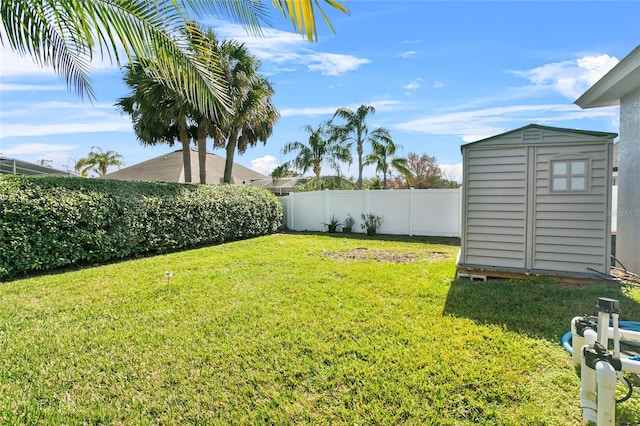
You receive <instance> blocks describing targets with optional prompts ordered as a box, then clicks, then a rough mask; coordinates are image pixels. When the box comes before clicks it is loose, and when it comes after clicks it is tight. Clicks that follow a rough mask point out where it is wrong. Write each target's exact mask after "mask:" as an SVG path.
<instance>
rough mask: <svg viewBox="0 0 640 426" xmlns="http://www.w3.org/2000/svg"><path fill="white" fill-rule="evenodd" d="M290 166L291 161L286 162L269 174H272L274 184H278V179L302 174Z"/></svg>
mask: <svg viewBox="0 0 640 426" xmlns="http://www.w3.org/2000/svg"><path fill="white" fill-rule="evenodd" d="M289 167H290V166H289V163H288V162H286V163H282V164H280V165H279V166H278V167H276V168H275V169H273V171H272V172H271V173H270V174H269V176H271V179H272V180H273V183H274V184H277V183H278V180H280V179H282V178H286V177H296V176H300V173H298V172H296V171H295V170H291V169H290V168H289Z"/></svg>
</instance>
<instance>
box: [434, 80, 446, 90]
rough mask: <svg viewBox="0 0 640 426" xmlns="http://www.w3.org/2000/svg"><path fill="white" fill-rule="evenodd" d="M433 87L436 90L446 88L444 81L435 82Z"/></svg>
mask: <svg viewBox="0 0 640 426" xmlns="http://www.w3.org/2000/svg"><path fill="white" fill-rule="evenodd" d="M432 87H433V88H434V89H440V88H441V87H444V83H443V82H442V81H434V82H433V86H432Z"/></svg>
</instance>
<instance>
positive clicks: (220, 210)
mask: <svg viewBox="0 0 640 426" xmlns="http://www.w3.org/2000/svg"><path fill="white" fill-rule="evenodd" d="M281 221H282V206H281V204H280V203H279V202H278V200H277V199H276V198H275V197H274V196H273V195H272V194H271V193H270V192H269V191H267V190H264V189H262V188H256V187H251V186H232V185H221V186H213V185H190V184H174V183H156V182H122V181H113V180H98V179H81V178H65V177H31V176H14V175H3V176H0V280H3V279H7V278H12V277H15V276H17V275H20V274H24V273H27V272H30V271H37V270H49V269H53V268H58V267H62V266H67V265H74V264H86V263H95V262H105V261H110V260H114V259H123V258H127V257H130V256H133V255H139V254H144V253H162V252H167V251H172V250H177V249H183V248H190V247H196V246H201V245H206V244H215V243H221V242H225V241H230V240H238V239H244V238H251V237H256V236H260V235H266V234H269V233H273V232H275V230H276V229H277V228H278V226H279V225H280V223H281Z"/></svg>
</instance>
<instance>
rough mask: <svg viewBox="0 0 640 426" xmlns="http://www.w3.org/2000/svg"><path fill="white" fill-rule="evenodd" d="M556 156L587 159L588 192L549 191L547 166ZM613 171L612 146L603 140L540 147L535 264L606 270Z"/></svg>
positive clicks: (548, 267)
mask: <svg viewBox="0 0 640 426" xmlns="http://www.w3.org/2000/svg"><path fill="white" fill-rule="evenodd" d="M596 142H597V141H596ZM555 158H586V159H587V160H588V162H589V166H590V170H589V175H588V182H587V184H588V190H587V191H586V192H575V193H572V192H556V193H554V192H552V191H551V190H550V186H551V182H550V179H549V176H550V170H549V165H550V163H551V161H552V160H553V159H555ZM610 170H611V161H610V157H609V155H608V147H607V145H603V144H602V143H601V142H597V143H583V144H581V145H568V146H563V145H551V146H540V147H537V149H536V182H535V216H534V234H533V253H532V258H533V263H532V267H533V268H535V269H543V270H554V271H556V270H560V271H566V272H580V273H589V272H590V271H592V270H594V269H595V270H597V271H600V272H608V267H607V265H608V261H607V259H606V253H607V251H605V248H606V247H607V246H608V244H609V241H608V238H609V237H608V234H609V231H610V223H609V221H608V219H609V218H608V217H607V214H608V210H609V206H608V203H607V197H608V194H609V190H608V186H609V184H610V182H609V174H610V173H611V171H610Z"/></svg>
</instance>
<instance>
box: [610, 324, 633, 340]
mask: <svg viewBox="0 0 640 426" xmlns="http://www.w3.org/2000/svg"><path fill="white" fill-rule="evenodd" d="M618 332H619V333H620V340H622V341H625V342H638V343H640V332H638V331H631V330H625V329H624V328H620V329H618ZM613 335H614V328H613V327H609V330H608V336H609V337H613Z"/></svg>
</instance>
